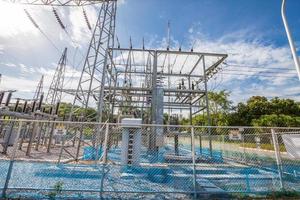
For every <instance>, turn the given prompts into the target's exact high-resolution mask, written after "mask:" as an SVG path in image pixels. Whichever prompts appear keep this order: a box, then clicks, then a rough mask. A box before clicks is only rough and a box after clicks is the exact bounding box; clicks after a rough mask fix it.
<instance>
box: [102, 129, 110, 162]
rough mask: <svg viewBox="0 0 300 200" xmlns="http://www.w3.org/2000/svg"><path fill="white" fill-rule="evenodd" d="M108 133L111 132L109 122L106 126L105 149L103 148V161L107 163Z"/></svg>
mask: <svg viewBox="0 0 300 200" xmlns="http://www.w3.org/2000/svg"><path fill="white" fill-rule="evenodd" d="M108 133H109V124H106V127H105V137H104V150H103V162H104V163H105V164H106V163H107V151H108V148H107V145H108Z"/></svg>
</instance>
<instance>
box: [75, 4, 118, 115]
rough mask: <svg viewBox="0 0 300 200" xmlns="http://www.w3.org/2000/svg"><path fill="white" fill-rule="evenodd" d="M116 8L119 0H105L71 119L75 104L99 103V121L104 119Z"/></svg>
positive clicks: (86, 59) (87, 105) (83, 105)
mask: <svg viewBox="0 0 300 200" xmlns="http://www.w3.org/2000/svg"><path fill="white" fill-rule="evenodd" d="M116 8H117V1H115V0H111V1H104V2H103V3H102V5H101V8H100V11H99V15H98V18H97V22H96V25H95V28H94V31H93V35H92V38H91V41H90V45H89V48H88V52H87V56H86V58H85V62H84V67H83V69H82V72H81V77H80V79H79V83H78V87H77V89H76V93H75V97H74V101H73V108H72V111H71V113H70V118H69V120H71V119H72V114H73V113H74V106H75V105H79V106H80V107H82V108H88V107H95V106H96V105H97V108H98V117H97V118H98V119H97V121H101V119H102V111H103V96H104V94H103V91H104V89H103V88H104V83H105V73H106V66H107V64H108V63H107V60H108V58H107V56H108V54H107V50H108V49H109V48H111V47H113V45H114V34H115V19H116ZM99 91H100V92H99ZM91 97H92V98H91Z"/></svg>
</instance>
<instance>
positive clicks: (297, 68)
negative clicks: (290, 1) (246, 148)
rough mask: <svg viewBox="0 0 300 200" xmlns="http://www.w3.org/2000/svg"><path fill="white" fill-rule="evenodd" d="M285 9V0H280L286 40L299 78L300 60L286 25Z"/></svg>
mask: <svg viewBox="0 0 300 200" xmlns="http://www.w3.org/2000/svg"><path fill="white" fill-rule="evenodd" d="M285 10H286V0H282V5H281V16H282V21H283V24H284V28H285V31H286V35H287V38H288V41H289V44H290V48H291V51H292V55H293V59H294V63H295V67H296V70H297V73H298V78H299V80H300V62H299V58H298V55H297V51H296V47H295V44H294V41H293V38H292V34H291V32H290V29H289V25H288V22H287V19H286V15H285Z"/></svg>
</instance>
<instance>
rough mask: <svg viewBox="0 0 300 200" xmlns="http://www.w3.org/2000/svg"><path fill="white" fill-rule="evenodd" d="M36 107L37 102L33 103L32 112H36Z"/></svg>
mask: <svg viewBox="0 0 300 200" xmlns="http://www.w3.org/2000/svg"><path fill="white" fill-rule="evenodd" d="M35 105H36V101H33V103H32V108H31V112H34V111H35Z"/></svg>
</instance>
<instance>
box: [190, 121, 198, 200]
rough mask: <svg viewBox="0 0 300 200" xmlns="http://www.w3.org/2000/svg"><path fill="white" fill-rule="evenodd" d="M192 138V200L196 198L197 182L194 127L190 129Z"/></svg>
mask: <svg viewBox="0 0 300 200" xmlns="http://www.w3.org/2000/svg"><path fill="white" fill-rule="evenodd" d="M191 136H192V160H193V187H194V198H195V199H196V198H197V188H196V187H197V182H196V158H195V157H196V153H195V131H194V127H193V126H192V127H191Z"/></svg>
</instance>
